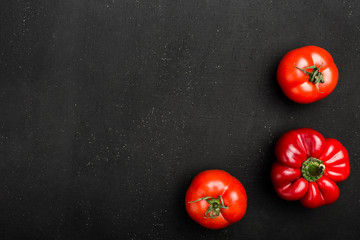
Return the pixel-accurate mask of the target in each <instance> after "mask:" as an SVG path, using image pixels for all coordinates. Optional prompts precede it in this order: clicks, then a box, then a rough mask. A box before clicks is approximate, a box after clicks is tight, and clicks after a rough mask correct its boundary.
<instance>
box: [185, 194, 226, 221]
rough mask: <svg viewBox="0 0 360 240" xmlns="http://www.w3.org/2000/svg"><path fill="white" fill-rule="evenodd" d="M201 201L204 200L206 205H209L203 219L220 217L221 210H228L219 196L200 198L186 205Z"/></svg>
mask: <svg viewBox="0 0 360 240" xmlns="http://www.w3.org/2000/svg"><path fill="white" fill-rule="evenodd" d="M202 200H206V201H207V202H208V204H209V205H210V206H209V208H208V210H207V211H206V212H205V216H204V218H217V217H218V216H219V215H220V210H221V208H225V209H227V208H229V207H228V206H225V204H224V200H223V198H222V196H221V195H219V196H218V197H217V198H213V197H202V198H199V199H197V200H195V201H192V202H188V203H194V202H199V201H202Z"/></svg>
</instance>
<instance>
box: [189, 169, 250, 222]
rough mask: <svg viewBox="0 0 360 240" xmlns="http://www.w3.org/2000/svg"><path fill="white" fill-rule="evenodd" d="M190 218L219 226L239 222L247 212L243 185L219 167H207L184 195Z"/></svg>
mask: <svg viewBox="0 0 360 240" xmlns="http://www.w3.org/2000/svg"><path fill="white" fill-rule="evenodd" d="M185 206H186V210H187V212H188V213H189V215H190V217H191V218H192V219H193V220H195V221H196V222H198V223H199V224H200V225H202V226H204V227H206V228H210V229H219V228H224V227H227V226H229V225H230V224H232V223H235V222H237V221H239V220H240V219H241V218H242V217H243V216H244V215H245V212H246V207H247V198H246V192H245V189H244V187H243V185H242V184H241V183H240V182H239V180H237V179H236V178H234V177H233V176H231V175H230V174H229V173H227V172H225V171H222V170H207V171H204V172H201V173H199V174H198V175H197V176H196V177H195V178H194V180H193V181H192V183H191V185H190V187H189V188H188V190H187V192H186V196H185Z"/></svg>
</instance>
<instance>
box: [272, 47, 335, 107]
mask: <svg viewBox="0 0 360 240" xmlns="http://www.w3.org/2000/svg"><path fill="white" fill-rule="evenodd" d="M338 76H339V73H338V69H337V67H336V65H335V63H334V60H333V58H332V57H331V55H330V53H328V52H327V51H326V50H324V49H322V48H320V47H316V46H306V47H301V48H298V49H294V50H292V51H290V52H288V53H287V54H286V55H285V56H284V57H283V58H282V60H281V61H280V64H279V67H278V70H277V80H278V83H279V85H280V87H281V89H282V90H283V92H284V93H285V95H286V96H287V97H288V98H290V99H291V100H293V101H295V102H297V103H312V102H315V101H318V100H320V99H323V98H325V97H327V96H328V95H329V94H330V93H331V92H332V91H333V90H334V89H335V87H336V84H337V82H338Z"/></svg>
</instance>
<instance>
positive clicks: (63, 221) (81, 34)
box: [0, 0, 360, 240]
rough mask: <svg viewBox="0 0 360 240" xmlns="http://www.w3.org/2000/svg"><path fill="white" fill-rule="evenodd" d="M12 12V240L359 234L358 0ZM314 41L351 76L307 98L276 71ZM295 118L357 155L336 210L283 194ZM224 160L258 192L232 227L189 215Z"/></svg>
mask: <svg viewBox="0 0 360 240" xmlns="http://www.w3.org/2000/svg"><path fill="white" fill-rule="evenodd" d="M0 12H1V17H0V29H1V35H0V63H1V64H0V80H1V81H0V114H1V120H0V121H1V122H0V131H1V132H0V133H1V134H0V153H1V156H0V239H65V240H72V239H74V240H78V239H80V240H82V239H87V240H89V239H260V238H262V239H264V238H268V239H285V238H288V237H289V236H291V238H292V239H304V238H309V237H314V239H315V238H316V239H321V238H326V237H327V238H330V239H356V238H358V239H359V238H360V234H359V222H360V193H359V185H358V184H359V182H360V174H359V171H360V163H359V153H360V150H359V140H360V135H359V134H360V124H359V118H360V117H359V113H358V112H359V110H360V97H359V91H360V81H359V80H360V69H359V62H360V54H359V52H360V42H359V37H360V15H359V13H360V2H356V1H355V0H354V1H336V0H332V1H330V0H328V1H325V0H324V1H312V2H309V1H292V2H290V1H286V0H282V1H260V0H259V1H253V0H252V1H235V0H233V1H217V0H207V1H194V0H182V1H175V0H167V1H166V0H157V1H155V0H134V1H132V0H127V1H124V0H122V1H121V0H61V1H60V0H52V1H47V0H43V1H38V0H3V1H1V3H0ZM309 44H314V45H318V46H321V47H323V48H325V49H327V50H328V51H329V52H330V53H331V54H332V56H333V57H334V60H335V62H336V64H337V66H338V68H339V71H340V79H339V83H338V86H337V88H336V89H335V91H334V92H333V93H332V94H331V95H330V96H329V97H328V98H326V99H324V100H322V101H320V102H317V103H313V104H310V105H299V104H296V103H293V102H291V101H290V100H288V99H287V98H286V97H285V96H284V95H283V94H282V92H281V90H280V88H279V86H278V85H277V83H276V78H275V72H276V67H277V65H278V63H279V61H280V59H281V57H282V56H283V55H284V54H285V53H286V52H287V51H289V50H291V49H293V48H297V47H300V46H304V45H309ZM298 127H310V128H314V129H316V130H319V131H320V132H322V133H323V134H324V135H325V137H333V138H337V139H338V140H340V141H341V142H342V143H343V144H344V145H345V146H346V147H347V149H348V151H349V153H350V162H351V174H350V177H349V178H348V179H347V180H346V181H345V182H343V183H340V184H339V187H340V191H341V196H340V198H339V200H338V201H337V202H336V203H335V204H333V205H330V206H326V207H321V208H319V209H312V210H308V209H304V208H303V207H302V206H301V205H300V204H299V203H298V202H287V201H284V200H281V199H280V198H279V197H278V196H277V195H276V194H275V192H274V191H273V189H272V185H271V183H270V179H269V172H270V166H271V164H272V162H273V161H274V155H273V148H274V144H275V141H276V140H277V139H278V138H279V137H280V136H281V135H282V134H283V133H284V132H286V131H288V130H291V129H294V128H298ZM212 168H220V169H224V170H227V171H229V172H230V173H231V174H232V175H234V176H236V177H237V178H238V179H239V180H240V181H241V182H242V183H243V185H244V186H245V188H246V190H247V194H248V201H249V204H248V210H247V214H246V215H245V217H244V218H243V219H242V220H241V221H240V222H239V223H236V224H234V225H232V226H231V227H228V228H226V229H224V230H219V231H210V230H207V229H204V228H202V227H200V226H199V225H197V224H196V223H195V222H193V221H192V220H191V219H190V218H189V217H188V215H187V213H186V211H185V208H184V194H185V191H186V189H187V187H188V186H189V184H190V182H191V179H192V178H193V177H194V176H195V175H196V174H197V173H198V172H200V171H202V170H205V169H212Z"/></svg>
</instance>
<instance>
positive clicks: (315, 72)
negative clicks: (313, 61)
mask: <svg viewBox="0 0 360 240" xmlns="http://www.w3.org/2000/svg"><path fill="white" fill-rule="evenodd" d="M295 67H296V68H297V69H299V70H300V71H302V72H303V73H304V74H305V75H306V76H309V82H311V83H313V84H315V85H316V89H317V91H318V92H319V93H323V92H320V90H319V83H324V82H325V80H324V75H323V74H322V73H321V71H320V69H321V67H322V65H321V66H320V67H317V66H316V65H313V66H309V67H306V68H299V67H297V66H295ZM307 69H312V71H311V72H309V71H307Z"/></svg>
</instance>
